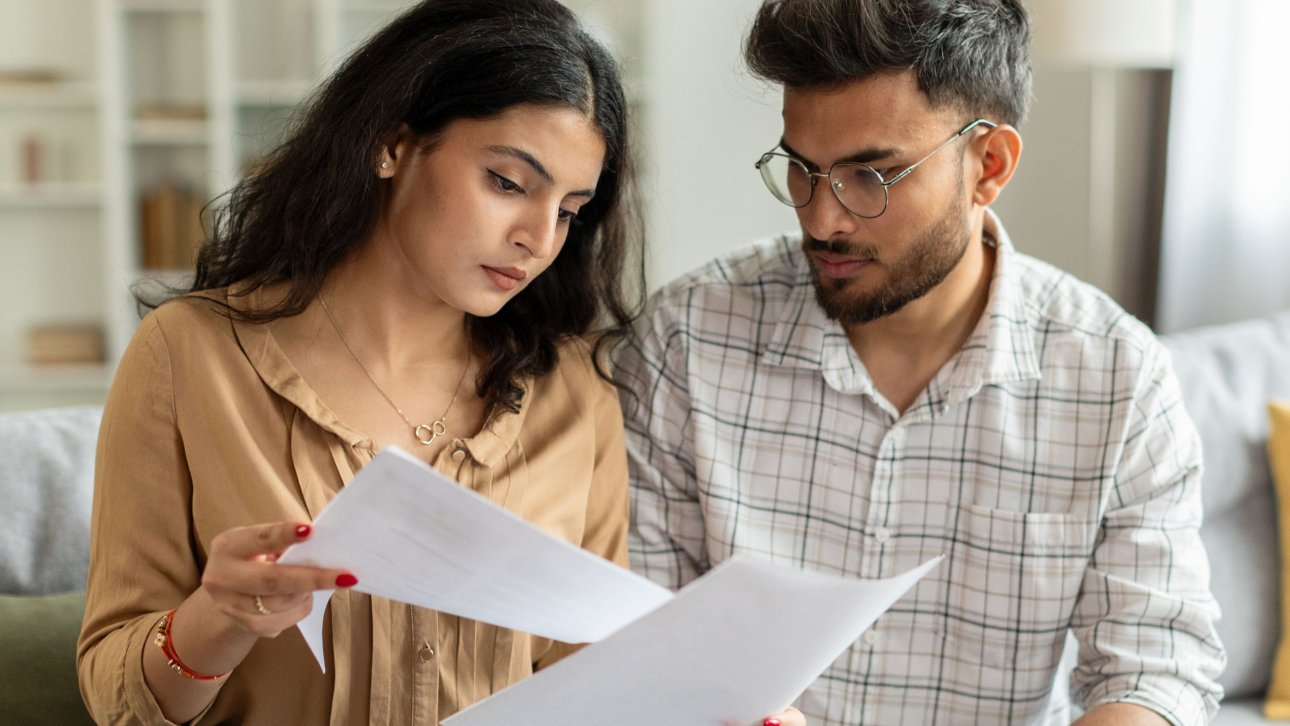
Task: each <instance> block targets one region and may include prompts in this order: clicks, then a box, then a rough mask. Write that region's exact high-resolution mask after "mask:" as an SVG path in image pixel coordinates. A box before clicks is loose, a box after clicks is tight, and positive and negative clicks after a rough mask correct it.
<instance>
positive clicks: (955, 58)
mask: <svg viewBox="0 0 1290 726" xmlns="http://www.w3.org/2000/svg"><path fill="white" fill-rule="evenodd" d="M1029 45H1030V20H1029V17H1028V16H1027V14H1026V10H1025V8H1024V7H1022V4H1021V0H766V2H764V3H762V6H761V10H760V11H758V13H757V18H756V20H755V21H754V23H753V27H752V31H751V32H750V33H749V35H748V42H747V44H746V45H745V47H744V57H745V59H746V60H747V62H748V66H749V68H751V69H752V72H753V73H754V74H756V75H758V76H760V77H762V78H764V79H766V80H769V81H772V82H775V83H782V84H784V85H785V86H787V87H789V88H828V87H833V86H840V85H843V84H846V83H851V82H853V81H859V80H863V79H865V78H869V77H870V76H873V75H875V74H878V73H883V72H900V71H905V70H912V71H914V73H915V74H916V75H917V76H918V85H919V87H920V88H921V89H922V90H923V92H924V93H926V94H927V98H928V99H929V100H930V101H931V103H932V105H933V106H957V107H959V108H962V109H963V110H964V111H965V112H966V113H967V114H968V115H970V116H986V117H989V118H991V119H992V120H994V121H998V122H1001V123H1008V124H1012V125H1014V126H1016V125H1019V124H1020V123H1021V122H1022V120H1023V119H1025V116H1026V109H1027V107H1028V106H1029V104H1030V53H1029Z"/></svg>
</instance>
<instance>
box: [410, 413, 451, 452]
mask: <svg viewBox="0 0 1290 726" xmlns="http://www.w3.org/2000/svg"><path fill="white" fill-rule="evenodd" d="M446 433H448V427H447V426H444V423H443V419H441V418H440V419H436V420H435V421H434V422H433V423H428V424H417V427H416V428H414V429H412V435H413V436H415V437H417V441H420V442H421V445H422V446H429V445H430V444H433V443H434V442H435V439H437V438H439V437H440V436H443V435H444V434H446Z"/></svg>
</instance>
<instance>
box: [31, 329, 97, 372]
mask: <svg viewBox="0 0 1290 726" xmlns="http://www.w3.org/2000/svg"><path fill="white" fill-rule="evenodd" d="M103 360H104V351H103V326H102V325H101V324H99V323H55V324H48V325H35V326H32V327H31V328H29V329H28V330H27V362H28V363H30V364H31V365H33V366H50V365H67V364H92V363H102V362H103Z"/></svg>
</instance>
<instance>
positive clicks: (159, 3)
mask: <svg viewBox="0 0 1290 726" xmlns="http://www.w3.org/2000/svg"><path fill="white" fill-rule="evenodd" d="M121 9H122V10H125V11H126V12H131V13H200V12H203V11H204V10H205V9H206V7H205V5H204V3H202V1H201V0H121Z"/></svg>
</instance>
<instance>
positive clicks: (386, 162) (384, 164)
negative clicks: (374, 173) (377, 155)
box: [381, 161, 390, 169]
mask: <svg viewBox="0 0 1290 726" xmlns="http://www.w3.org/2000/svg"><path fill="white" fill-rule="evenodd" d="M381 168H382V169H389V168H390V162H388V161H382V162H381Z"/></svg>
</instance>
